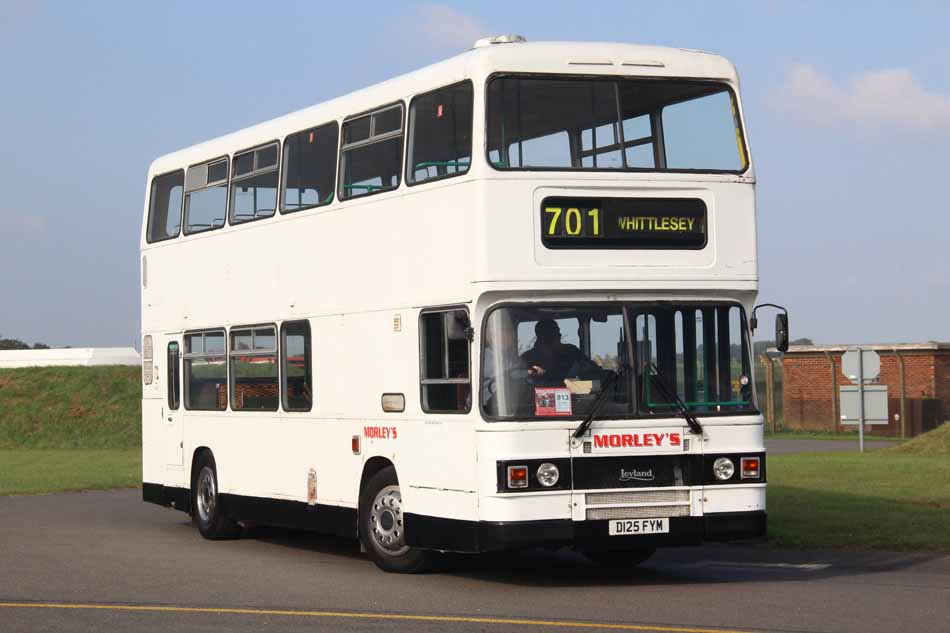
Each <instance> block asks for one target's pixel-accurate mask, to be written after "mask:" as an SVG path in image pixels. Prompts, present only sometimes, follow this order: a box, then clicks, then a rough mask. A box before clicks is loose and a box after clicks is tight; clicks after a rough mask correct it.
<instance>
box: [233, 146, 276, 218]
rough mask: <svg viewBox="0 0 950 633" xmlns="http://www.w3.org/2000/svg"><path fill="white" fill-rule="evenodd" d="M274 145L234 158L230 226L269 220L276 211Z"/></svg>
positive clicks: (243, 153)
mask: <svg viewBox="0 0 950 633" xmlns="http://www.w3.org/2000/svg"><path fill="white" fill-rule="evenodd" d="M278 147H279V145H278V144H277V143H271V144H269V145H265V146H264V147H259V148H257V149H252V150H248V151H246V152H242V153H240V154H235V155H234V178H232V179H231V224H241V223H242V222H250V221H252V220H260V219H262V218H269V217H271V216H272V215H274V212H275V211H276V210H277V151H278V150H277V148H278Z"/></svg>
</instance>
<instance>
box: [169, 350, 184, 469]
mask: <svg viewBox="0 0 950 633" xmlns="http://www.w3.org/2000/svg"><path fill="white" fill-rule="evenodd" d="M165 354H166V358H165V367H166V372H165V374H166V379H165V384H166V385H167V387H166V388H167V390H168V392H167V398H168V403H167V407H166V409H165V433H164V436H165V440H164V442H165V464H166V465H167V466H169V467H172V468H177V469H180V468H182V466H183V464H184V445H183V441H184V430H183V427H182V419H181V334H170V335H168V337H167V338H166V351H165Z"/></svg>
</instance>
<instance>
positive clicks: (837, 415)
mask: <svg viewBox="0 0 950 633" xmlns="http://www.w3.org/2000/svg"><path fill="white" fill-rule="evenodd" d="M825 358H827V359H828V363H829V364H830V365H831V432H832V433H833V434H834V435H837V434H838V424H839V423H840V422H841V411H840V408H839V404H840V403H839V402H838V367H837V366H836V365H835V358H834V356H832V355H831V353H830V352H827V351H826V352H825Z"/></svg>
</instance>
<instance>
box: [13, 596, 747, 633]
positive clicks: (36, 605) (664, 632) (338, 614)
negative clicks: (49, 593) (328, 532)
mask: <svg viewBox="0 0 950 633" xmlns="http://www.w3.org/2000/svg"><path fill="white" fill-rule="evenodd" d="M0 609H86V610H101V611H140V612H151V613H215V614H233V615H285V616H296V617H305V618H350V619H363V620H410V621H416V622H453V623H458V624H511V625H515V626H549V627H560V628H566V629H594V630H611V631H654V632H658V633H751V632H750V631H736V630H730V629H701V628H700V629H698V628H690V627H679V626H648V625H645V624H609V623H602V622H600V623H599V622H570V621H565V620H529V619H521V618H492V617H471V616H453V615H412V614H403V613H358V612H350V611H296V610H291V609H240V608H216V607H177V606H160V605H155V606H149V605H134V604H81V603H68V602H0Z"/></svg>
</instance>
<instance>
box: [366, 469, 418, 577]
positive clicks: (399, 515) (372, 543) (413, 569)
mask: <svg viewBox="0 0 950 633" xmlns="http://www.w3.org/2000/svg"><path fill="white" fill-rule="evenodd" d="M359 512H360V516H359V521H360V523H359V530H360V541H361V542H362V544H363V548H364V549H365V550H366V552H367V554H368V555H369V557H370V558H371V559H372V561H373V562H374V563H376V566H377V567H379V568H380V569H382V570H383V571H388V572H396V573H402V574H414V573H418V572H420V571H423V570H425V568H426V567H428V565H429V564H430V563H431V561H432V556H433V554H432V552H428V551H425V550H420V549H416V548H414V547H410V546H409V545H407V544H406V530H405V526H404V517H403V505H402V494H401V493H400V491H399V481H398V479H397V478H396V469H395V468H393V467H392V466H389V467H387V468H384V469H382V470H381V471H379V472H378V473H376V474H375V475H373V476H372V477H371V478H370V480H369V481H368V482H367V484H366V487H365V488H364V489H363V492H362V494H360V510H359Z"/></svg>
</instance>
